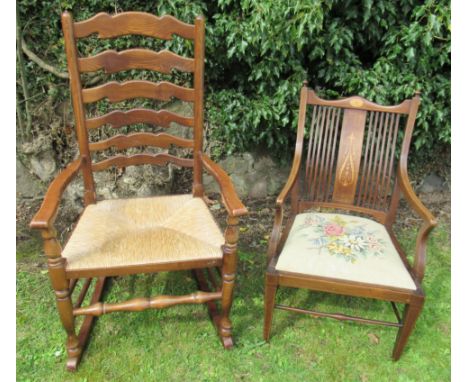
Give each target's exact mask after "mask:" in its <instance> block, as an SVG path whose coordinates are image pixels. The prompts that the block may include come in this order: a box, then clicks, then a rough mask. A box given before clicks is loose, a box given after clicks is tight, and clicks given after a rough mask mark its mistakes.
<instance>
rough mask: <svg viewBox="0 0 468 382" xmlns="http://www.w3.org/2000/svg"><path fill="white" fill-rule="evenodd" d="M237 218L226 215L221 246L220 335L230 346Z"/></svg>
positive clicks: (237, 233) (237, 230)
mask: <svg viewBox="0 0 468 382" xmlns="http://www.w3.org/2000/svg"><path fill="white" fill-rule="evenodd" d="M238 223H239V218H236V217H228V219H227V224H228V226H227V228H226V231H225V233H224V238H225V244H224V246H223V267H222V290H221V292H222V297H221V320H220V327H219V331H220V335H221V339H222V340H223V344H224V347H226V348H230V347H232V345H233V342H232V323H231V320H230V319H229V313H230V311H231V306H232V298H233V292H234V280H235V277H236V266H237V240H238V238H239V227H238Z"/></svg>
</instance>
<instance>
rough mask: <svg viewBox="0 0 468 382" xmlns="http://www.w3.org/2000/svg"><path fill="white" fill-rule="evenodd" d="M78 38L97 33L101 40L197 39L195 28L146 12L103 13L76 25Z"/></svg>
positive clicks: (165, 16)
mask: <svg viewBox="0 0 468 382" xmlns="http://www.w3.org/2000/svg"><path fill="white" fill-rule="evenodd" d="M74 32H75V37H76V38H83V37H88V36H90V35H91V34H93V33H97V34H98V37H99V38H101V39H102V38H114V37H119V36H125V35H129V34H139V35H143V36H148V37H155V38H160V39H163V40H172V36H173V35H174V34H175V35H178V36H180V37H183V38H186V39H191V40H193V39H195V27H194V25H191V24H186V23H184V22H182V21H179V20H177V19H176V18H175V17H173V16H170V15H164V16H161V17H158V16H154V15H151V14H147V13H144V12H123V13H119V14H116V15H113V16H111V15H109V14H108V13H105V12H101V13H98V14H97V15H95V16H94V17H92V18H90V19H88V20H84V21H80V22H76V23H75V24H74Z"/></svg>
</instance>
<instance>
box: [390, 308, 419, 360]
mask: <svg viewBox="0 0 468 382" xmlns="http://www.w3.org/2000/svg"><path fill="white" fill-rule="evenodd" d="M423 303H424V301H423V300H422V301H416V302H411V303H409V304H407V305H406V306H405V311H404V313H403V326H402V327H401V328H400V330H399V331H398V334H397V338H396V341H395V347H394V348H393V359H394V360H395V361H398V360H399V359H400V357H401V353H402V352H403V349H404V348H405V345H406V343H407V342H408V338H409V336H410V335H411V332H412V331H413V329H414V325H415V324H416V320H417V319H418V317H419V314H420V313H421V310H422V307H423Z"/></svg>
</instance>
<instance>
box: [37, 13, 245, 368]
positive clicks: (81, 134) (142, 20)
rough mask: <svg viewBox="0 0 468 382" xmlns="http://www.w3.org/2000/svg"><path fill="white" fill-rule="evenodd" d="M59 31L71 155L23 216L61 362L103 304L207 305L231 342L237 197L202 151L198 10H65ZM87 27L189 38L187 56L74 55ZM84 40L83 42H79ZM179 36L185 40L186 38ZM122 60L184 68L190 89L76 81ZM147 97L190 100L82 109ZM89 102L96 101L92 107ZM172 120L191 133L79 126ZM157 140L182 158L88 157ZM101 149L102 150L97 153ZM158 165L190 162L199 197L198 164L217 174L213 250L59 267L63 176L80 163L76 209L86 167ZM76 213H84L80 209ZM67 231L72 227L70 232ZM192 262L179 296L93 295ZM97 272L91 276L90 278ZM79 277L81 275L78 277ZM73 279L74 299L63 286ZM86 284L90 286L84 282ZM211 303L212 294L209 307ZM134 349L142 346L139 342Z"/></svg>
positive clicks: (88, 183) (71, 362)
mask: <svg viewBox="0 0 468 382" xmlns="http://www.w3.org/2000/svg"><path fill="white" fill-rule="evenodd" d="M62 25H63V32H64V38H65V48H66V54H67V63H68V70H69V74H70V88H71V97H72V102H73V110H74V113H75V128H76V135H77V138H78V146H79V150H80V154H79V156H78V159H76V160H75V161H73V162H72V163H70V164H69V165H68V166H67V167H66V168H65V169H64V170H63V171H62V172H61V173H60V174H59V175H58V176H57V177H56V178H55V180H54V181H53V182H52V183H51V185H50V186H49V189H48V191H47V193H46V195H45V197H44V201H43V203H42V205H41V207H40V209H39V211H38V212H37V214H36V215H35V217H34V218H33V220H32V221H31V224H30V226H31V228H35V229H39V230H40V231H41V234H42V238H43V242H44V252H45V254H46V256H47V264H48V271H49V276H50V279H51V283H52V288H53V290H54V293H55V297H56V302H57V309H58V312H59V316H60V320H61V322H62V326H63V328H64V330H65V332H66V338H67V342H66V349H67V368H68V370H70V371H74V370H76V369H77V367H78V364H79V362H80V360H81V358H82V354H83V351H84V349H85V346H86V342H87V339H88V338H89V336H90V333H91V328H92V325H93V322H94V320H95V319H96V318H97V317H98V316H101V315H103V314H105V313H110V312H117V311H141V310H145V309H148V308H164V307H169V306H173V305H177V304H200V303H202V304H207V306H208V310H209V314H210V316H211V318H212V319H213V322H214V323H215V327H216V330H217V332H218V335H219V337H220V338H221V341H222V344H223V346H224V347H225V348H230V347H232V346H233V343H234V342H233V323H232V321H231V318H230V310H231V306H232V301H233V295H234V280H235V276H236V263H237V241H238V232H239V229H238V225H239V217H240V216H242V215H245V214H246V213H247V209H246V208H245V207H244V205H243V204H242V202H241V201H240V199H239V198H238V196H237V194H236V192H235V190H234V187H233V185H232V182H231V181H230V179H229V177H228V175H227V174H226V173H225V172H224V171H223V170H222V169H221V167H219V166H218V165H217V164H216V163H214V162H213V161H212V160H211V159H210V158H209V157H208V156H206V155H205V154H203V152H202V150H203V127H204V119H203V114H204V105H203V98H204V84H203V82H204V62H205V20H204V18H203V17H202V16H199V17H197V18H196V19H195V23H194V24H193V25H190V24H185V23H183V22H181V21H179V20H177V19H175V18H174V17H172V16H168V15H165V16H161V17H158V16H155V15H151V14H147V13H142V12H123V13H119V14H117V15H108V14H105V13H100V14H98V15H96V16H94V17H92V18H90V19H88V20H84V21H81V22H78V23H75V22H74V21H73V18H72V16H71V14H70V13H68V12H65V13H64V14H63V15H62ZM94 33H97V35H98V38H114V37H119V36H124V35H127V34H139V35H144V36H148V37H154V38H162V39H172V38H173V36H174V35H178V36H180V37H183V38H187V39H190V40H193V44H194V57H193V58H191V57H182V56H179V55H177V54H175V53H172V52H170V51H167V50H162V51H159V52H154V51H151V50H146V49H129V50H124V51H121V52H117V51H115V50H107V51H104V52H101V53H99V54H97V55H95V56H92V57H78V53H77V48H76V41H77V39H84V38H85V37H88V36H91V35H92V34H94ZM83 43H85V41H83ZM189 43H192V42H191V41H189ZM128 69H147V70H156V71H159V72H161V73H165V74H170V73H172V71H173V70H180V71H183V72H188V73H193V88H190V87H184V86H180V85H176V84H173V83H171V82H167V81H161V82H157V83H153V82H149V81H141V80H135V79H133V80H132V79H130V80H127V81H123V82H116V81H111V82H108V83H104V84H101V85H98V86H95V87H92V88H87V89H83V87H82V83H81V78H80V72H90V71H97V70H104V71H105V72H106V73H115V72H119V71H123V70H128ZM139 98H147V99H154V100H159V101H167V102H170V101H171V100H172V99H173V98H177V99H179V100H181V101H186V102H191V103H193V117H190V116H181V115H179V114H176V113H173V112H170V111H168V110H153V109H142V108H135V109H131V110H112V111H110V112H108V113H107V114H104V115H95V116H89V117H88V119H87V118H86V113H85V112H86V110H85V106H86V105H88V104H92V103H95V102H98V101H100V100H104V99H107V101H109V102H111V103H116V102H121V101H125V100H128V99H139ZM98 110H99V109H98ZM172 123H177V124H181V125H184V126H187V127H189V128H193V136H194V138H193V140H192V139H185V138H182V137H176V136H172V135H170V134H167V133H164V132H158V133H151V132H135V133H130V134H126V135H124V134H118V135H114V136H112V137H109V138H107V139H103V140H100V141H97V142H89V137H88V129H96V128H98V127H100V126H103V125H110V126H111V127H113V128H120V127H123V126H127V125H132V124H150V125H156V126H161V127H165V128H168V127H170V126H171V124H172ZM148 146H150V147H160V148H163V149H171V147H172V146H178V147H181V148H184V149H186V150H183V151H182V152H183V153H184V154H183V155H184V156H185V155H186V153H187V151H188V152H189V154H188V155H190V154H193V155H192V156H191V157H178V156H175V155H172V154H169V153H158V154H153V153H147V152H143V153H140V154H135V155H129V156H126V155H121V154H118V155H115V156H113V157H110V158H106V159H103V160H101V161H98V162H95V163H93V162H92V160H91V153H96V152H100V151H103V150H108V149H112V150H126V149H129V148H133V147H142V148H146V147H148ZM103 156H104V157H105V153H101V155H100V156H96V157H100V158H102V157H103ZM148 164H149V165H167V164H173V165H176V166H182V167H190V168H193V196H194V197H199V198H200V199H201V200H205V195H204V190H203V185H202V171H203V170H206V171H207V172H209V173H210V174H211V175H213V176H214V178H215V180H216V181H217V182H218V183H219V186H220V191H221V195H222V198H223V202H224V205H225V207H226V211H227V214H228V220H227V228H226V232H225V244H224V245H223V246H222V253H223V255H222V257H219V258H206V259H203V258H199V259H192V260H185V261H166V262H161V261H156V260H155V262H154V263H149V264H140V263H138V262H135V263H134V264H130V265H128V266H112V265H110V266H109V267H105V268H99V267H94V268H89V269H79V270H73V269H68V268H67V262H66V259H65V258H64V257H62V248H61V245H60V243H59V240H58V235H57V232H56V230H55V228H54V221H55V218H56V215H57V211H58V207H59V203H60V199H61V198H62V195H63V192H64V190H65V189H66V187H67V185H68V184H69V183H70V182H71V181H72V179H74V178H75V177H76V175H78V173H79V172H80V171H81V173H82V175H83V180H84V186H85V187H84V189H85V192H84V204H85V208H90V207H88V206H89V205H90V204H93V203H96V195H95V191H94V178H93V172H94V171H103V170H106V169H109V168H111V167H118V168H124V167H128V166H134V165H148ZM83 216H84V215H83ZM72 234H73V233H72ZM204 268H207V269H209V270H210V271H209V272H208V275H209V279H210V282H211V284H212V288H211V290H210V288H209V287H208V285H207V282H206V281H204V277H202V276H203V271H202V270H203V269H204ZM212 268H216V269H217V270H218V271H219V273H220V275H219V278H220V279H221V280H220V282H219V283H218V282H217V280H216V276H215V275H214V272H212ZM190 270H191V271H193V274H194V275H195V278H196V279H197V281H198V282H199V285H200V286H201V287H200V289H201V290H200V291H198V292H195V293H192V294H189V295H186V296H155V297H152V298H136V299H133V300H130V301H126V302H117V303H112V304H108V303H105V302H104V301H101V295H102V292H103V289H104V286H105V280H106V278H107V277H114V276H126V275H135V274H139V273H156V272H169V271H190ZM95 277H97V278H98V280H97V281H96V283H94V282H93V281H92V278H95ZM79 279H85V280H84V282H83V283H78V280H79ZM77 285H82V289H81V291H80V292H79V294H78V296H77V298H76V299H74V301H72V292H73V290H74V289H75V288H76V287H77ZM93 285H94V287H93ZM91 289H94V290H93V292H92V297H91V303H90V305H88V306H82V304H84V303H85V301H87V296H88V294H89V290H91ZM216 302H218V303H219V307H218V306H217V304H216ZM77 315H84V316H85V317H84V320H83V324H82V326H81V329H80V331H79V333H78V335H77V334H76V331H75V326H76V325H75V316H77ZM143 350H144V349H142V351H143Z"/></svg>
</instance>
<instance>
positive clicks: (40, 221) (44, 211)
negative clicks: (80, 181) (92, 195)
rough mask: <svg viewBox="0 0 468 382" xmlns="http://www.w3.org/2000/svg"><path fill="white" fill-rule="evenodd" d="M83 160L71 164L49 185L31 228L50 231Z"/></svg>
mask: <svg viewBox="0 0 468 382" xmlns="http://www.w3.org/2000/svg"><path fill="white" fill-rule="evenodd" d="M82 165H83V159H82V158H79V159H76V160H74V161H73V162H72V163H70V164H69V165H68V166H67V167H66V168H65V170H63V171H62V172H61V173H60V174H59V175H57V176H56V177H55V179H54V180H53V181H52V183H51V184H50V185H49V188H48V189H47V192H46V194H45V196H44V199H43V201H42V204H41V207H40V208H39V211H37V213H36V214H35V215H34V217H33V219H32V220H31V223H30V224H29V226H30V227H31V228H35V229H50V228H52V226H53V224H54V221H55V217H56V216H57V211H58V207H59V203H60V199H61V198H62V194H63V192H64V190H65V188H66V187H67V186H68V184H69V183H70V182H71V181H72V180H73V178H74V177H75V176H76V175H77V173H78V172H79V171H80V170H81V166H82Z"/></svg>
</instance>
